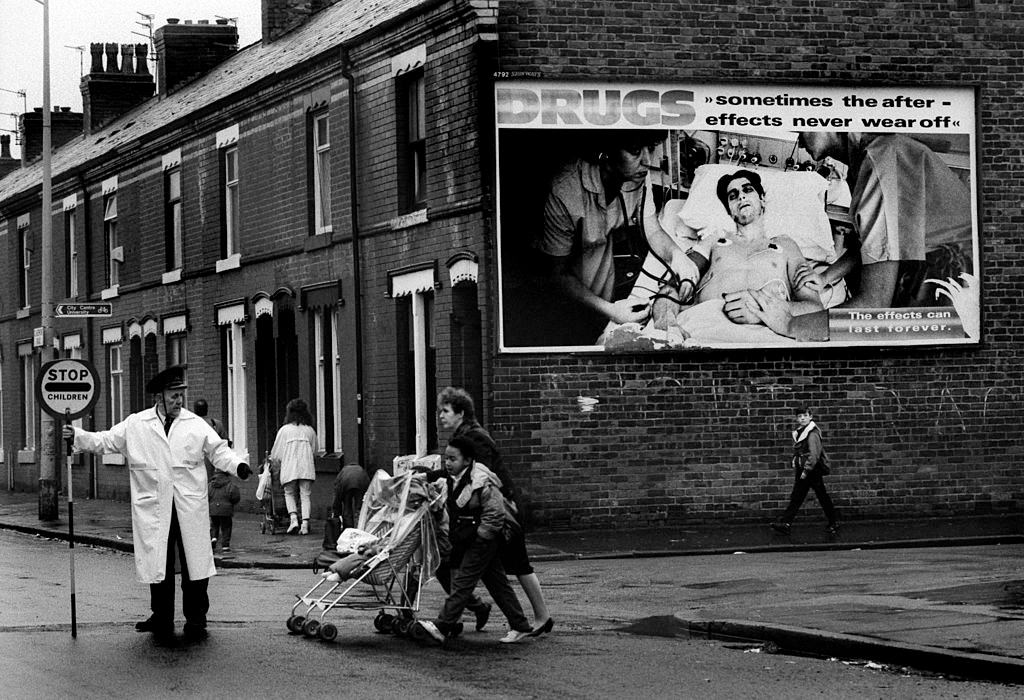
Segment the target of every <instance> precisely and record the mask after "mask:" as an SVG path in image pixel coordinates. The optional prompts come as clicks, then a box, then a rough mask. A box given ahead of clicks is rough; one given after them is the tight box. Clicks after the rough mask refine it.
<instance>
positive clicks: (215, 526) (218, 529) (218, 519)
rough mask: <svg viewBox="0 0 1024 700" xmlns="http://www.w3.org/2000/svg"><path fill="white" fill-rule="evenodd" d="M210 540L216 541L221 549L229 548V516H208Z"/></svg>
mask: <svg viewBox="0 0 1024 700" xmlns="http://www.w3.org/2000/svg"><path fill="white" fill-rule="evenodd" d="M210 539H211V540H217V544H219V545H220V546H221V547H230V546H231V516H230V515H211V516H210Z"/></svg>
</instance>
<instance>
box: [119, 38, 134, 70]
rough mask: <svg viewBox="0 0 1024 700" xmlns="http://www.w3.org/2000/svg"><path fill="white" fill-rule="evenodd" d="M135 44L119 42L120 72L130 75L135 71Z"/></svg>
mask: <svg viewBox="0 0 1024 700" xmlns="http://www.w3.org/2000/svg"><path fill="white" fill-rule="evenodd" d="M134 59H135V45H134V44H121V72H122V73H126V74H128V75H131V74H132V73H134V72H135V67H134V66H133V65H132V64H133V63H134V62H135V60H134Z"/></svg>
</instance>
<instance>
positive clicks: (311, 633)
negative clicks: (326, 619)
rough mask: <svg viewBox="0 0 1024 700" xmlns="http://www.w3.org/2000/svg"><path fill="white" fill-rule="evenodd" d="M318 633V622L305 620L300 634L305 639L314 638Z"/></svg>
mask: <svg viewBox="0 0 1024 700" xmlns="http://www.w3.org/2000/svg"><path fill="white" fill-rule="evenodd" d="M319 631H320V621H319V620H306V624H304V625H303V626H302V633H303V634H304V635H306V636H307V637H315V636H316V635H317V633H318V632H319Z"/></svg>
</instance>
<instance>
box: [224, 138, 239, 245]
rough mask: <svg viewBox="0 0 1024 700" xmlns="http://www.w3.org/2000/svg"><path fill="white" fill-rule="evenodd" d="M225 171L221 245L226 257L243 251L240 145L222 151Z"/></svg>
mask: <svg viewBox="0 0 1024 700" xmlns="http://www.w3.org/2000/svg"><path fill="white" fill-rule="evenodd" d="M221 153H222V154H223V160H222V161H221V167H222V168H223V171H224V240H223V244H222V246H221V248H222V251H221V252H222V253H223V257H224V258H229V257H231V256H232V255H235V254H236V253H240V252H241V242H240V240H239V224H238V213H239V208H238V147H237V146H231V147H229V148H225V149H223V150H222V151H221Z"/></svg>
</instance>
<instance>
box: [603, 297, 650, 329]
mask: <svg viewBox="0 0 1024 700" xmlns="http://www.w3.org/2000/svg"><path fill="white" fill-rule="evenodd" d="M650 315H651V303H650V302H647V301H640V300H639V299H636V298H635V297H627V298H625V299H619V300H618V301H616V302H614V303H613V304H612V308H611V311H610V312H609V313H608V318H609V319H610V320H612V321H614V322H615V323H643V322H644V321H646V320H647V317H648V316H650Z"/></svg>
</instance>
